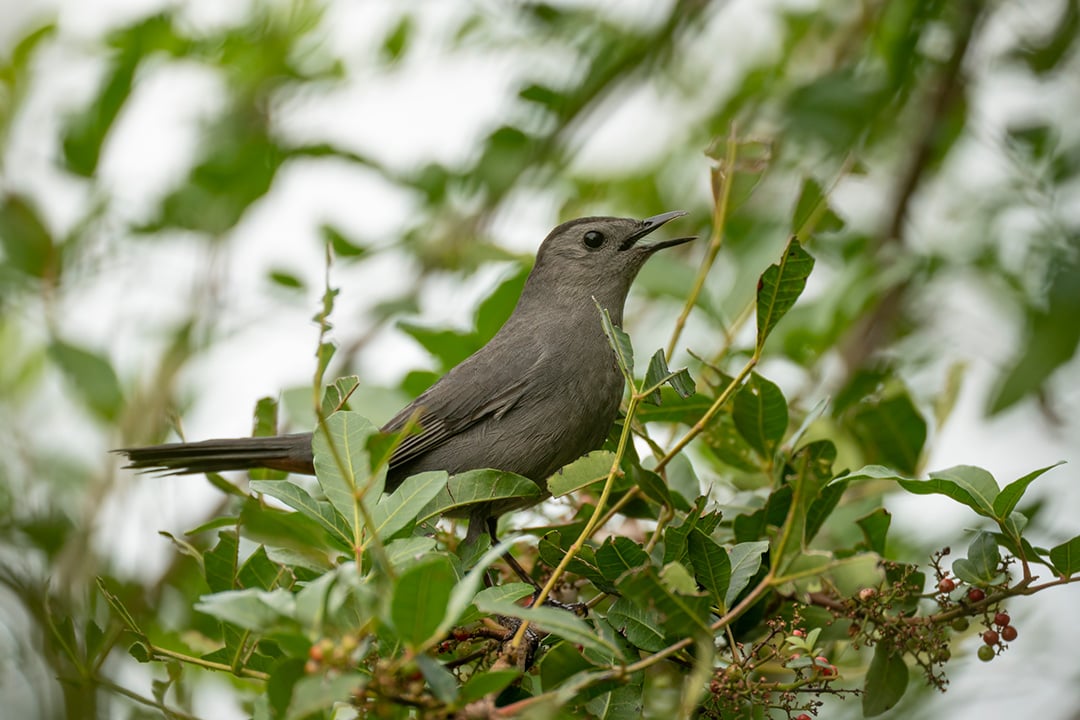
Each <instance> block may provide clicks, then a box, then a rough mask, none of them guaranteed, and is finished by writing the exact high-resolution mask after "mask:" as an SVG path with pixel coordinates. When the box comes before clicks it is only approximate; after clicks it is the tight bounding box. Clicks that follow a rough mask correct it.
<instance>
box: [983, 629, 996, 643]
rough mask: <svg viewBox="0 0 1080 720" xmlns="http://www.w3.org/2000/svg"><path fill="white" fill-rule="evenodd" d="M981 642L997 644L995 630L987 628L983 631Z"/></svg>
mask: <svg viewBox="0 0 1080 720" xmlns="http://www.w3.org/2000/svg"><path fill="white" fill-rule="evenodd" d="M983 642H984V643H986V644H987V645H997V644H998V634H997V632H995V631H993V630H987V631H986V632H984V633H983Z"/></svg>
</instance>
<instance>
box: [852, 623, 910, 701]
mask: <svg viewBox="0 0 1080 720" xmlns="http://www.w3.org/2000/svg"><path fill="white" fill-rule="evenodd" d="M907 685H908V666H907V664H906V663H905V662H904V653H903V652H902V651H900V650H898V649H897V648H895V647H893V645H892V644H891V643H889V642H888V641H886V640H882V641H880V642H878V644H877V645H875V646H874V659H873V660H871V661H870V669H869V670H867V672H866V684H865V685H863V698H862V710H863V716H864V717H877V716H878V715H881V714H882V713H884V712H885V711H886V710H890V709H892V708H893V707H894V706H895V705H896V703H898V702H900V698H902V697H903V696H904V692H905V691H907Z"/></svg>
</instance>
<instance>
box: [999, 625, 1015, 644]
mask: <svg viewBox="0 0 1080 720" xmlns="http://www.w3.org/2000/svg"><path fill="white" fill-rule="evenodd" d="M1001 639H1002V640H1004V641H1005V642H1012V641H1013V640H1015V639H1016V628H1014V627H1013V626H1012V625H1006V626H1005V627H1003V628H1001Z"/></svg>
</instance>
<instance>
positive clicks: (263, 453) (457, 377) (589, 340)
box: [117, 212, 694, 537]
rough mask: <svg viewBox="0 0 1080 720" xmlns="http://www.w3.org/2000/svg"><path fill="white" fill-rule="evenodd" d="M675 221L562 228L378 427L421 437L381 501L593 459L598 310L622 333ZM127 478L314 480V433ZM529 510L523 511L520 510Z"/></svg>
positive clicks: (602, 424)
mask: <svg viewBox="0 0 1080 720" xmlns="http://www.w3.org/2000/svg"><path fill="white" fill-rule="evenodd" d="M685 214H686V213H684V212H668V213H664V214H662V215H655V216H653V217H650V218H646V219H644V220H631V219H626V218H614V217H586V218H579V219H577V220H571V221H569V222H566V223H563V224H562V225H559V226H558V227H557V228H555V229H554V230H552V231H551V233H550V234H549V235H548V236H547V238H546V239H545V240H544V242H543V244H541V246H540V250H539V252H538V253H537V256H536V264H535V265H534V266H533V269H532V272H531V273H530V274H529V277H528V279H527V280H526V282H525V287H524V289H523V290H522V292H521V297H520V298H519V299H518V302H517V306H516V307H515V308H514V312H513V313H512V314H511V315H510V317H509V319H507V321H506V323H505V324H504V325H503V326H502V328H501V329H500V330H499V332H498V333H496V334H495V337H493V338H492V339H491V340H490V341H489V342H488V343H487V344H486V345H484V347H482V348H480V349H479V350H477V351H476V352H475V353H473V354H472V355H471V356H470V357H468V358H466V359H465V360H464V361H462V362H461V363H460V364H459V365H457V366H456V367H454V368H453V369H452V370H450V372H448V373H447V374H446V375H445V376H443V378H442V379H440V380H439V381H438V382H436V383H435V384H434V385H432V386H431V387H430V388H429V389H428V390H427V391H426V392H424V393H423V394H422V395H420V396H419V397H418V398H416V399H415V400H414V401H413V402H411V403H409V404H408V405H407V406H405V407H404V408H402V410H401V411H400V412H399V413H398V414H397V415H395V416H394V417H393V418H392V419H391V420H390V421H389V422H387V423H386V425H384V426H383V427H382V430H383V431H384V432H395V431H398V430H401V429H402V428H403V427H404V426H405V424H406V423H407V422H408V421H409V419H410V418H412V417H413V416H414V414H416V417H417V419H418V421H419V426H420V430H419V432H417V433H415V434H412V435H409V436H408V437H406V438H405V439H404V440H403V441H402V442H401V444H400V445H399V446H398V448H397V450H396V451H395V452H394V454H393V456H392V458H391V459H390V465H389V470H388V474H387V479H386V491H387V492H392V491H393V490H394V489H395V488H396V487H397V486H398V485H400V484H401V483H402V481H404V480H405V478H407V477H409V476H410V475H414V474H416V473H419V472H423V471H425V470H445V471H447V472H449V473H450V474H454V473H459V472H463V471H466V470H474V469H478V468H495V469H498V470H508V471H510V472H515V473H517V474H519V475H523V476H525V477H527V478H529V479H531V480H532V481H534V482H536V483H537V484H538V485H540V486H541V487H542V488H543V489H545V490H546V486H545V483H546V480H547V478H548V477H549V476H551V474H552V473H554V472H555V471H556V470H558V469H559V468H561V467H562V466H564V465H566V464H567V463H569V462H572V461H573V460H576V459H577V458H579V457H581V456H582V455H584V454H585V453H587V452H589V451H591V450H595V449H597V448H599V447H600V446H601V445H602V444H603V442H604V439H605V438H606V437H607V435H608V431H609V430H610V429H611V425H612V423H613V422H614V421H615V416H616V415H617V413H618V411H619V403H620V401H621V399H622V395H623V376H622V373H621V372H620V371H619V368H618V365H617V364H616V362H615V354H614V352H613V351H612V349H611V347H610V345H608V341H607V338H606V337H605V335H604V331H603V328H602V326H601V315H600V312H599V311H598V310H597V307H596V306H597V304H599V305H600V306H601V307H603V308H605V309H606V310H607V311H608V313H609V314H610V316H611V320H612V322H613V323H615V324H616V325H620V326H621V324H622V316H623V305H624V303H625V301H626V296H627V293H628V292H629V291H630V284H631V283H632V282H633V280H634V278H635V277H636V276H637V274H638V271H639V270H640V269H641V267H642V266H643V265H644V264H645V261H646V260H648V259H649V257H651V256H652V254H653V253H655V252H656V251H657V250H661V249H663V248H667V247H673V246H675V245H681V244H683V243H685V242H688V241H690V240H693V239H694V238H693V237H682V238H677V239H674V240H666V241H663V242H658V243H653V244H644V243H641V242H639V241H640V240H641V239H642V238H644V237H645V236H646V235H648V234H649V233H651V232H653V231H654V230H656V229H657V228H659V227H660V226H661V225H663V224H664V223H666V222H668V221H669V220H672V219H674V218H677V217H680V216H682V215H685ZM117 452H120V453H124V454H126V455H127V456H128V459H129V460H130V465H128V467H131V468H136V469H141V470H148V471H161V472H167V473H170V474H182V473H204V472H221V471H225V470H242V469H248V468H260V467H265V468H272V469H276V470H286V471H289V472H296V473H306V474H313V473H314V466H313V459H312V451H311V433H303V434H295V435H281V436H278V437H253V438H238V439H227V440H206V441H203V442H194V443H172V444H168V445H154V446H150V447H140V448H124V449H121V450H119V451H117ZM527 504H531V503H527ZM520 507H522V504H521V503H520V502H518V503H515V502H511V501H505V500H504V501H501V502H498V503H495V502H493V503H486V504H481V505H475V506H472V507H470V509H469V536H470V537H476V536H477V535H478V534H479V533H480V532H481V531H482V530H483V528H485V527H487V528H488V529H489V531H491V532H492V533H494V524H495V522H494V521H495V519H496V518H498V516H499V515H501V514H503V513H505V512H508V511H510V510H513V509H517V508H520Z"/></svg>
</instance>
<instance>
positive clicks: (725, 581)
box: [688, 528, 731, 608]
mask: <svg viewBox="0 0 1080 720" xmlns="http://www.w3.org/2000/svg"><path fill="white" fill-rule="evenodd" d="M688 540H689V549H690V563H691V564H692V565H693V566H694V577H695V578H697V581H698V582H699V583H700V584H701V586H702V587H704V588H705V589H706V590H708V591H709V592H710V593H711V594H712V596H713V600H714V602H715V603H716V604H717V605H718V606H720V607H722V608H726V607H727V606H726V605H725V604H724V601H725V599H726V598H727V591H728V586H729V585H730V584H731V560H730V559H729V557H728V553H727V550H725V549H724V548H723V547H722V546H720V544H719V543H717V542H716V541H715V540H713V539H712V538H711V537H709V536H708V535H706V534H705V533H703V532H701V531H700V530H698V529H697V528H694V529H693V530H692V531H691V532H690V536H689V538H688Z"/></svg>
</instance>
